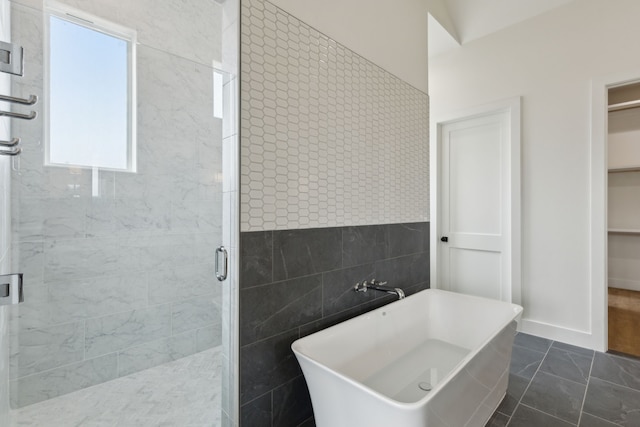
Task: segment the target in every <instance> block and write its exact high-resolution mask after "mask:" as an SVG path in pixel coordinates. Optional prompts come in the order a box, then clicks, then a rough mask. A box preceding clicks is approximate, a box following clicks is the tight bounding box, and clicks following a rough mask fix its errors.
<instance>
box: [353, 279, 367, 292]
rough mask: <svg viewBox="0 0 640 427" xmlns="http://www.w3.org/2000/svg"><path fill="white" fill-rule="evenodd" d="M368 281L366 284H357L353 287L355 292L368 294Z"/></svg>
mask: <svg viewBox="0 0 640 427" xmlns="http://www.w3.org/2000/svg"><path fill="white" fill-rule="evenodd" d="M367 289H368V288H367V281H366V280H365V281H364V282H362V283H360V282H358V283H356V285H355V286H354V287H353V290H354V291H356V292H367Z"/></svg>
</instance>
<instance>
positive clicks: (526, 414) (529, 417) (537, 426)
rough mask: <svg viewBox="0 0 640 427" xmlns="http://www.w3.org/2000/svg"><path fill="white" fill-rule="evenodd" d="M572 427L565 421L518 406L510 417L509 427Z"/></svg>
mask: <svg viewBox="0 0 640 427" xmlns="http://www.w3.org/2000/svg"><path fill="white" fill-rule="evenodd" d="M543 426H544V427H572V426H574V424H569V423H568V422H566V421H563V420H560V419H558V418H555V417H553V416H551V415H549V414H545V413H543V412H540V411H537V410H535V409H533V408H530V407H528V406H525V405H518V409H516V412H515V413H514V414H513V417H511V422H510V423H509V427H543Z"/></svg>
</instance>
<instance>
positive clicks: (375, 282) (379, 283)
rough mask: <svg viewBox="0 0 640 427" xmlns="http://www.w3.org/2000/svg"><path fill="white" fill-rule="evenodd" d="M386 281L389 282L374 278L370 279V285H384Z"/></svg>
mask: <svg viewBox="0 0 640 427" xmlns="http://www.w3.org/2000/svg"><path fill="white" fill-rule="evenodd" d="M387 283H389V282H381V281H379V280H376V279H371V284H372V285H378V286H385V285H386V284H387Z"/></svg>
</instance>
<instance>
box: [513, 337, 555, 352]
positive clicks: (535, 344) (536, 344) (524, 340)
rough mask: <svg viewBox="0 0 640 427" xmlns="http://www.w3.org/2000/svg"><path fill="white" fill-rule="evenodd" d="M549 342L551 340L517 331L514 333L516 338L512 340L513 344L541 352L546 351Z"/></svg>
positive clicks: (549, 344)
mask: <svg viewBox="0 0 640 427" xmlns="http://www.w3.org/2000/svg"><path fill="white" fill-rule="evenodd" d="M551 343H552V341H551V340H548V339H546V338H541V337H536V336H534V335H529V334H523V333H522V332H518V334H516V338H515V341H514V344H515V345H519V346H520V347H526V348H528V349H531V350H536V351H541V352H542V353H546V352H547V350H549V347H550V346H551Z"/></svg>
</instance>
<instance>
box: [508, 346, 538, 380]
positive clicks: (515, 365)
mask: <svg viewBox="0 0 640 427" xmlns="http://www.w3.org/2000/svg"><path fill="white" fill-rule="evenodd" d="M544 355H545V354H544V353H541V352H539V351H534V350H531V349H528V348H525V347H520V346H517V345H514V346H513V351H512V352H511V374H512V375H517V376H519V377H522V378H526V379H531V378H533V375H534V374H535V373H536V371H537V370H538V367H539V366H540V363H541V362H542V359H544Z"/></svg>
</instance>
